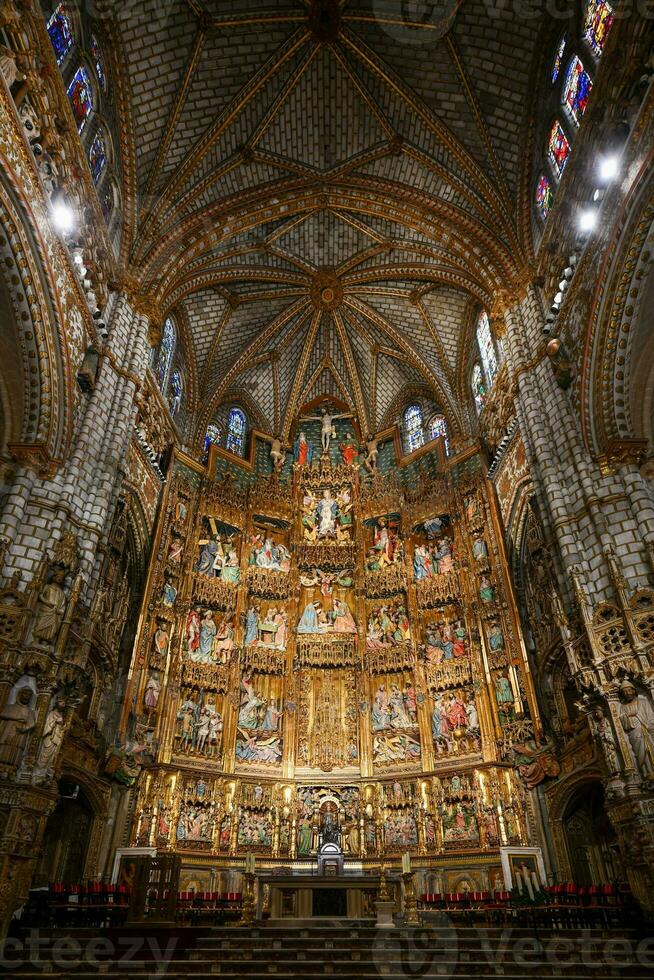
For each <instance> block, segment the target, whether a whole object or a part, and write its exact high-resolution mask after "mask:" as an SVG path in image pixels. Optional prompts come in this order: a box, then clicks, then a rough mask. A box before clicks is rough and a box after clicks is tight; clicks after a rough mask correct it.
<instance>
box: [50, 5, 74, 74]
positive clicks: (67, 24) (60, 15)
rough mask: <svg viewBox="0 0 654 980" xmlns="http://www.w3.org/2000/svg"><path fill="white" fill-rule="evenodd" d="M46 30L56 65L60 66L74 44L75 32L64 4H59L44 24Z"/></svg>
mask: <svg viewBox="0 0 654 980" xmlns="http://www.w3.org/2000/svg"><path fill="white" fill-rule="evenodd" d="M46 30H47V32H48V34H49V35H50V42H51V44H52V47H53V48H54V53H55V58H56V59H57V64H58V65H61V64H63V62H64V61H65V60H66V55H67V54H68V52H69V51H70V49H71V48H72V47H73V45H74V44H75V32H74V30H73V24H72V21H71V19H70V17H69V15H68V12H67V10H66V4H65V3H60V4H59V6H58V7H56V8H55V11H54V13H53V15H52V17H51V18H50V20H49V21H48V23H47V24H46Z"/></svg>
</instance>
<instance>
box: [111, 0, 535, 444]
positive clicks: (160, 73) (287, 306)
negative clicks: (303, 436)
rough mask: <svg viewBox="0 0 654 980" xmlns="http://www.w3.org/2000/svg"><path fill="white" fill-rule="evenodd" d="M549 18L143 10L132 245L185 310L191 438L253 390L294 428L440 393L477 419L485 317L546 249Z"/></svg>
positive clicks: (141, 266)
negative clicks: (309, 418)
mask: <svg viewBox="0 0 654 980" xmlns="http://www.w3.org/2000/svg"><path fill="white" fill-rule="evenodd" d="M498 7H499V5H498ZM443 11H445V14H446V16H443V19H441V20H439V19H438V16H439V15H442V14H443ZM538 33H539V32H538V28H537V25H536V24H535V23H534V21H533V19H529V18H527V19H522V20H521V19H518V18H516V17H515V15H514V13H513V11H512V9H511V5H506V10H505V12H503V11H500V10H499V9H495V8H492V9H491V7H490V6H489V5H488V4H486V3H484V2H483V0H463V2H457V0H449V3H448V2H446V3H442V2H440V3H421V2H415V3H404V2H402V0H341V2H340V3H339V2H337V0H312V2H309V0H307V2H302V0H230V2H229V3H225V2H218V0H215V2H210V0H169V2H168V3H166V4H161V3H160V2H159V0H146V2H143V3H139V4H132V5H127V8H126V12H125V13H124V14H123V16H122V17H121V20H120V22H119V25H118V34H119V41H120V48H119V52H120V55H119V56H120V57H121V58H122V61H123V66H122V68H123V73H124V76H125V78H126V80H127V91H128V96H129V101H130V105H131V130H132V145H133V154H132V165H131V168H130V167H128V168H127V169H128V170H129V171H131V180H132V188H131V198H132V200H133V201H135V202H136V206H135V207H133V208H132V209H131V211H132V213H131V216H130V218H129V220H128V223H127V226H126V229H125V247H126V249H127V250H128V252H129V256H130V260H131V264H132V267H133V268H134V269H135V270H136V271H137V274H138V276H139V277H140V279H141V281H142V283H143V284H144V286H145V287H147V288H148V289H150V290H151V291H153V292H154V293H155V294H156V295H157V298H158V300H159V302H160V305H161V307H162V309H163V310H164V311H168V310H176V311H178V314H179V316H180V318H181V319H182V320H183V322H184V330H185V335H186V344H187V351H186V356H187V364H188V370H189V373H190V375H191V376H192V378H193V387H194V390H195V392H196V393H197V399H198V400H197V405H198V412H197V416H196V419H195V426H196V430H197V432H200V431H203V428H204V425H205V424H206V421H207V420H208V419H209V417H210V416H211V414H212V412H213V411H214V410H215V407H216V406H217V405H218V404H219V403H220V402H221V401H222V400H224V398H225V397H226V396H227V395H232V394H233V393H238V392H239V391H242V392H247V393H248V395H249V396H250V397H251V398H252V399H253V400H254V402H255V403H256V406H257V410H258V412H259V413H260V418H261V420H262V422H263V424H265V425H266V426H267V428H268V429H269V431H271V432H272V431H273V430H275V431H278V430H283V431H284V432H288V429H289V426H290V424H291V421H292V418H293V415H294V413H295V412H296V410H297V407H298V406H299V405H301V404H303V403H304V402H306V401H309V400H311V399H312V398H315V397H316V396H318V395H322V394H326V395H329V394H331V395H334V396H336V397H338V398H339V399H340V400H341V401H345V402H347V403H348V404H350V406H351V407H352V409H353V410H354V411H356V413H357V414H358V415H359V417H360V419H361V422H362V425H363V426H364V427H366V428H369V429H370V430H378V429H379V428H381V427H382V426H383V425H384V424H386V423H387V422H388V421H389V419H388V413H389V411H391V410H392V406H393V405H395V404H397V402H398V399H401V396H402V392H403V391H405V390H406V391H407V392H408V391H416V390H422V389H424V391H425V392H429V393H430V394H431V397H432V398H433V400H434V401H436V402H438V403H439V404H440V405H441V406H442V407H443V409H444V410H445V411H446V413H447V414H448V416H449V418H450V421H451V424H452V426H453V428H454V429H456V430H459V431H463V432H465V431H467V430H469V428H470V416H469V409H468V404H467V402H466V400H465V398H464V397H462V393H463V385H464V381H463V379H464V378H465V371H466V368H467V363H468V355H469V349H470V343H471V324H472V322H473V319H474V315H475V312H476V311H477V310H478V309H479V307H480V306H482V305H486V306H490V305H491V304H492V303H493V300H494V297H495V296H496V295H497V294H498V292H499V291H500V290H502V289H506V288H510V286H511V283H513V282H514V281H516V279H517V278H518V277H519V276H520V275H521V272H522V270H523V267H524V265H525V261H526V258H527V257H528V255H529V252H530V247H531V246H530V243H529V238H528V233H527V232H526V231H525V228H526V227H527V225H528V222H527V221H526V220H525V219H524V212H525V204H524V198H525V191H524V188H525V186H527V185H528V162H527V161H528V157H529V153H528V146H527V144H528V141H529V121H528V118H527V116H528V109H527V108H526V107H528V106H529V104H530V94H531V81H530V73H531V70H532V60H533V59H534V58H535V57H538V55H537V53H536V46H537V39H538Z"/></svg>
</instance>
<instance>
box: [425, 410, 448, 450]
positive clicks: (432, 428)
mask: <svg viewBox="0 0 654 980" xmlns="http://www.w3.org/2000/svg"><path fill="white" fill-rule="evenodd" d="M439 436H442V437H443V439H444V440H445V455H446V456H449V455H450V440H449V434H448V431H447V421H446V419H445V416H444V415H434V417H433V419H432V420H431V422H430V423H429V438H430V439H438V438H439Z"/></svg>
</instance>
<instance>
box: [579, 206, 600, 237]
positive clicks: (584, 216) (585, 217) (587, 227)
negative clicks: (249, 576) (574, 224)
mask: <svg viewBox="0 0 654 980" xmlns="http://www.w3.org/2000/svg"><path fill="white" fill-rule="evenodd" d="M578 223H579V231H582V232H586V233H588V232H590V231H592V230H593V229H594V228H595V227H596V225H597V211H596V210H595V208H586V209H585V210H584V211H581V212H580V214H579V219H578Z"/></svg>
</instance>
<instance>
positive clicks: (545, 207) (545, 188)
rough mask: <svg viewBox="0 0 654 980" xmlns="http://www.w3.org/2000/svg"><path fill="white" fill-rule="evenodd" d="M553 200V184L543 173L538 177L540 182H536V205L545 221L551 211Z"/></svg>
mask: <svg viewBox="0 0 654 980" xmlns="http://www.w3.org/2000/svg"><path fill="white" fill-rule="evenodd" d="M553 200H554V194H553V193H552V185H551V184H550V182H549V180H548V179H547V177H546V176H545V174H541V175H540V177H539V178H538V183H537V184H536V207H537V208H538V213H539V215H540V216H541V218H542V219H543V221H545V219H546V218H547V216H548V214H549V213H550V210H551V208H552V201H553Z"/></svg>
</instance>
